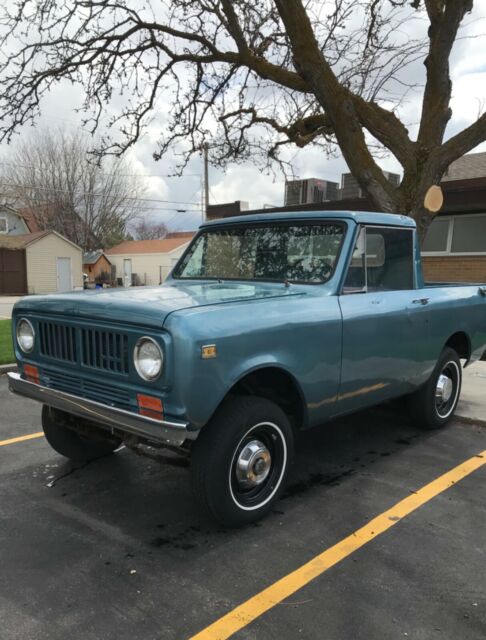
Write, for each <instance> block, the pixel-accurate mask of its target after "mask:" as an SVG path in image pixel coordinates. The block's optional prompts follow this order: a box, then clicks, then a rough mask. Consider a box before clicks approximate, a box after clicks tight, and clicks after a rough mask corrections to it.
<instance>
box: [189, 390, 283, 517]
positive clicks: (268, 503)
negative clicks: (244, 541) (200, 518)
mask: <svg viewBox="0 0 486 640" xmlns="http://www.w3.org/2000/svg"><path fill="white" fill-rule="evenodd" d="M292 453H293V433H292V427H291V426H290V423H289V420H288V418H287V416H286V415H285V413H284V412H283V411H282V410H281V409H280V407H278V406H277V405H276V404H274V403H273V402H270V401H269V400H266V399H264V398H258V397H255V396H245V397H234V398H230V399H228V400H226V401H225V402H224V404H223V405H222V406H221V407H220V409H218V411H217V413H216V414H215V416H214V417H213V418H212V420H211V421H210V422H209V423H208V424H207V425H206V426H205V427H204V429H203V430H202V431H201V434H200V436H199V438H198V439H197V441H196V443H195V447H194V450H193V453H192V460H191V475H192V485H193V491H194V494H195V497H196V499H197V500H198V502H199V504H200V505H201V506H202V507H203V508H204V509H205V510H206V512H208V513H209V514H210V515H211V516H212V517H214V518H215V519H216V520H218V521H219V522H220V523H222V524H224V525H226V526H230V527H236V526H240V525H243V524H247V523H249V522H253V521H255V520H257V519H259V518H261V517H262V516H264V515H265V514H266V513H268V511H269V510H270V509H271V507H272V505H273V504H274V502H275V501H276V500H277V499H278V496H279V495H280V493H281V491H282V489H283V487H284V485H285V480H286V478H287V473H288V469H289V466H290V462H291V458H292Z"/></svg>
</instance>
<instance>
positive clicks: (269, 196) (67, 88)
mask: <svg viewBox="0 0 486 640" xmlns="http://www.w3.org/2000/svg"><path fill="white" fill-rule="evenodd" d="M479 4H480V3H479V2H477V3H476V7H475V9H474V12H473V14H471V16H469V18H468V19H467V21H466V27H465V28H464V29H463V31H462V33H461V39H459V40H458V41H457V43H456V45H455V47H454V50H453V54H452V56H451V75H452V79H453V95H452V102H451V106H452V110H453V117H452V120H451V122H450V124H449V126H448V129H447V135H448V136H451V135H454V134H455V133H457V132H458V131H459V130H461V129H462V128H464V127H465V126H467V125H468V124H470V123H471V122H473V121H474V120H475V119H476V118H477V117H478V113H479V111H480V110H481V109H482V108H483V107H484V103H483V101H485V100H486V65H485V63H484V46H485V37H484V36H483V35H482V34H483V33H484V31H485V29H484V27H485V24H486V8H484V7H480V6H478V5H479ZM423 29H424V24H423V22H422V23H421V22H420V21H416V20H410V22H409V23H408V25H407V27H406V30H407V32H410V36H411V37H412V36H413V35H416V34H418V33H420V32H423ZM424 77H425V73H424V66H423V62H422V61H421V60H418V61H416V62H415V63H414V64H412V65H410V66H409V67H407V68H405V69H404V70H403V79H405V80H406V81H417V82H420V83H422V82H423V81H424ZM83 98H84V94H83V90H82V88H81V87H79V86H73V85H71V84H70V83H67V82H60V83H59V84H58V85H56V86H55V87H54V88H53V90H52V91H51V93H50V94H49V95H47V96H46V97H45V99H44V100H43V103H42V115H41V117H40V118H39V120H38V123H37V125H36V126H50V127H53V126H63V127H65V128H69V127H79V126H80V125H81V122H82V119H83V114H81V113H76V111H75V109H76V108H79V107H80V106H81V105H82V102H83ZM126 100H127V98H126V96H119V97H116V96H115V98H114V102H113V104H112V105H111V106H110V109H111V110H112V113H114V112H115V111H116V110H117V109H119V108H120V107H121V106H122V105H123V104H126ZM171 108H172V105H171V103H170V99H169V98H168V96H166V98H163V99H162V100H161V102H160V103H159V104H158V106H157V110H156V111H155V112H154V113H153V114H152V118H151V121H150V123H149V125H148V127H147V129H146V131H145V133H144V135H143V137H142V139H141V140H140V141H139V142H138V143H137V144H136V145H135V146H134V147H132V148H131V149H130V151H129V152H128V154H127V155H128V158H129V160H130V162H131V166H132V170H133V172H134V173H136V174H139V175H141V176H146V177H145V183H146V189H147V190H146V195H145V197H146V198H148V199H156V200H164V201H167V202H154V203H151V204H149V203H147V205H146V207H145V216H146V217H147V218H148V219H150V220H153V221H154V222H160V221H165V222H166V223H168V224H169V225H170V227H171V228H174V229H191V228H194V227H196V226H197V225H198V224H199V223H200V220H201V210H200V202H201V176H202V173H203V167H202V158H201V157H199V156H195V157H194V158H193V159H192V160H191V161H190V163H189V164H188V166H187V168H186V171H185V175H184V176H183V177H181V178H175V177H170V173H171V171H172V168H173V166H174V164H175V162H176V160H177V158H176V155H175V152H174V153H172V154H169V155H167V156H166V157H164V158H163V159H162V160H160V161H159V162H155V161H154V159H153V152H154V151H155V149H156V142H157V140H158V139H159V137H160V134H161V132H162V131H163V129H164V126H165V124H166V123H167V119H168V115H169V113H170V109H171ZM420 109H421V95H420V93H411V94H410V95H409V96H408V97H407V100H406V102H404V104H403V105H402V106H401V107H400V108H399V109H398V113H399V115H400V117H401V118H402V119H403V121H404V122H406V123H407V125H408V126H409V129H410V132H411V135H412V136H413V135H415V134H416V131H417V123H418V121H419V117H420ZM26 133H28V127H27V128H24V129H23V130H22V131H20V135H25V134H26ZM481 148H486V145H482V146H481V147H480V149H481ZM0 153H1V155H2V156H3V157H4V158H5V157H8V154H9V148H8V147H7V146H5V145H4V146H3V148H1V149H0ZM285 158H286V159H288V160H290V161H291V162H292V164H293V167H294V171H295V174H296V175H297V176H299V177H301V178H311V177H315V178H323V179H329V180H333V181H336V182H339V181H340V176H341V173H343V172H345V171H347V166H346V163H345V161H344V160H343V158H342V156H340V155H338V156H337V157H330V158H328V157H326V155H324V154H323V153H322V151H320V150H318V149H316V148H306V149H301V150H296V149H295V148H293V149H289V150H287V151H285ZM379 162H380V165H381V166H382V167H383V168H384V169H386V170H389V171H400V167H399V165H398V163H397V161H396V160H395V159H394V158H393V157H391V156H387V157H385V158H383V159H381V160H380V161H379ZM210 189H211V190H210V201H212V202H214V203H223V202H233V201H235V200H243V201H248V202H249V204H250V207H252V208H257V207H262V206H263V205H265V204H274V205H279V204H282V203H283V198H284V177H283V176H281V175H280V174H277V175H276V177H275V176H273V175H271V174H270V175H267V174H265V173H264V172H262V171H261V169H260V168H259V167H257V166H254V164H252V163H251V162H247V163H245V164H243V165H229V166H228V167H227V169H226V171H222V170H220V169H216V168H211V169H210Z"/></svg>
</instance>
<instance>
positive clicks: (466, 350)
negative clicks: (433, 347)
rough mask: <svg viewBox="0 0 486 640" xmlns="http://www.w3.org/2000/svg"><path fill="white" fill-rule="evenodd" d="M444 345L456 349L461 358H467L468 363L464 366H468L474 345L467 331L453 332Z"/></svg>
mask: <svg viewBox="0 0 486 640" xmlns="http://www.w3.org/2000/svg"><path fill="white" fill-rule="evenodd" d="M444 347H450V348H451V349H454V351H455V352H456V353H457V355H458V356H459V357H460V358H463V359H464V360H466V364H465V365H464V366H467V365H468V364H469V360H470V359H471V353H472V346H471V339H470V338H469V336H468V335H467V333H466V332H465V331H456V332H455V333H453V334H452V335H451V336H450V337H449V338H448V340H447V341H446V343H445V345H444Z"/></svg>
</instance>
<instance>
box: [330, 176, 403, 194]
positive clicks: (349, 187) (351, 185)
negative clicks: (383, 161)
mask: <svg viewBox="0 0 486 640" xmlns="http://www.w3.org/2000/svg"><path fill="white" fill-rule="evenodd" d="M383 173H384V174H385V177H386V178H387V179H388V180H389V181H390V182H391V183H392V185H394V186H395V187H398V185H399V184H400V176H399V175H398V173H390V172H389V171H383ZM363 197H364V193H363V190H362V189H361V187H360V186H359V183H358V181H357V180H356V178H355V177H354V176H353V174H352V173H343V174H342V176H341V199H342V200H347V199H348V198H363Z"/></svg>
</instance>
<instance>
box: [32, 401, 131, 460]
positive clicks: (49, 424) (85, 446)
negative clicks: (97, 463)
mask: <svg viewBox="0 0 486 640" xmlns="http://www.w3.org/2000/svg"><path fill="white" fill-rule="evenodd" d="M69 420H75V418H73V416H68V415H66V414H64V413H62V412H60V411H56V410H54V409H52V408H51V407H48V406H47V405H43V407H42V428H43V429H44V435H45V437H46V440H47V442H48V443H49V444H50V445H51V447H52V448H53V449H54V451H57V453H59V454H61V455H62V456H64V457H66V458H69V459H70V460H72V461H73V462H80V463H82V462H88V461H89V460H95V459H96V458H102V457H104V456H108V455H110V454H112V453H113V451H115V449H118V447H119V446H120V445H121V440H120V439H119V438H115V437H112V436H111V435H110V434H106V435H105V433H103V432H102V431H101V430H100V432H99V434H96V436H95V437H90V436H89V435H85V434H80V433H77V432H76V431H74V430H73V429H70V428H69V427H68V426H66V424H67V422H68V421H69Z"/></svg>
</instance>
